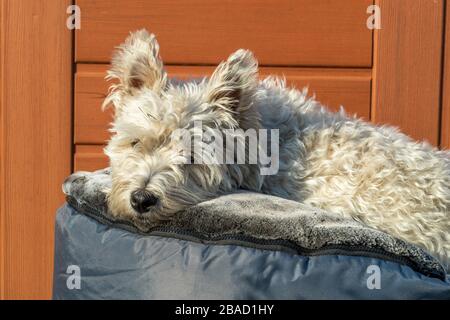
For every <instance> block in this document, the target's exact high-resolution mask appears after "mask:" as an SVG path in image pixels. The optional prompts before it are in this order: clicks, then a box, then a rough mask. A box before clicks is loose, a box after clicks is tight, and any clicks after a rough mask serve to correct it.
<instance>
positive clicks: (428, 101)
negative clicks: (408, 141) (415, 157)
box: [371, 0, 444, 145]
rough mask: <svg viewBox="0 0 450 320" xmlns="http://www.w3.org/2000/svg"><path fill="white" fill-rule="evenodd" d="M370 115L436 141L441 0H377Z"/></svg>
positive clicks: (442, 10) (438, 108) (439, 71)
mask: <svg viewBox="0 0 450 320" xmlns="http://www.w3.org/2000/svg"><path fill="white" fill-rule="evenodd" d="M377 4H378V5H379V6H380V8H381V20H382V21H381V27H382V29H381V30H377V32H376V33H375V42H374V43H375V46H374V73H373V77H374V81H373V88H372V94H373V100H372V102H373V104H372V114H371V119H372V120H373V121H374V122H376V123H388V124H391V125H395V126H398V127H400V129H401V130H402V131H403V132H405V133H407V134H409V135H410V136H412V137H413V138H415V139H419V140H427V141H428V142H430V143H432V144H434V145H438V143H439V117H440V86H441V62H442V45H443V17H444V2H443V0H432V1H430V0H414V1H404V0H377Z"/></svg>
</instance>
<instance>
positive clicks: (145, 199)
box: [130, 189, 158, 213]
mask: <svg viewBox="0 0 450 320" xmlns="http://www.w3.org/2000/svg"><path fill="white" fill-rule="evenodd" d="M157 202H158V198H157V197H155V195H153V194H152V193H150V192H149V191H147V190H145V189H139V190H136V191H133V192H132V193H131V198H130V203H131V206H132V207H133V209H134V210H136V211H137V212H138V213H145V212H147V211H148V210H150V208H151V207H153V206H154V205H155V204H156V203H157Z"/></svg>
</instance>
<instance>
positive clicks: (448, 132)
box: [441, 2, 450, 150]
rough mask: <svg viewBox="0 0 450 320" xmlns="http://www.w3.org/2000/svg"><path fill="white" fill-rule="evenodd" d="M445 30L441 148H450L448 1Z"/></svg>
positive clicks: (449, 27)
mask: <svg viewBox="0 0 450 320" xmlns="http://www.w3.org/2000/svg"><path fill="white" fill-rule="evenodd" d="M446 10H447V13H446V16H447V21H446V30H445V51H444V83H443V92H442V93H443V95H442V98H443V100H442V113H441V117H442V118H441V148H443V149H447V150H450V20H449V19H450V3H448V2H447V9H446Z"/></svg>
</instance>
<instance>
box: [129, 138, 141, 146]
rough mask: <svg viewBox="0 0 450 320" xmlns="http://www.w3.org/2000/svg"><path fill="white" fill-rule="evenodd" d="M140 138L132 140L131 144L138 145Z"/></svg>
mask: <svg viewBox="0 0 450 320" xmlns="http://www.w3.org/2000/svg"><path fill="white" fill-rule="evenodd" d="M139 142H140V141H139V139H135V140H133V141H131V146H132V147H134V146H135V145H137V144H138V143H139Z"/></svg>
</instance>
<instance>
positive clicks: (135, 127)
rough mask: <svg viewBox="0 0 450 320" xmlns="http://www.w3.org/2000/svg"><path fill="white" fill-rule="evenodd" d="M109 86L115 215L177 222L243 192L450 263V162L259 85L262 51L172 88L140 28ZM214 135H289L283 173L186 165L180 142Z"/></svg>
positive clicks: (151, 40)
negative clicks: (135, 199) (176, 134)
mask: <svg viewBox="0 0 450 320" xmlns="http://www.w3.org/2000/svg"><path fill="white" fill-rule="evenodd" d="M109 77H110V78H113V79H117V80H118V84H117V85H115V86H113V88H112V91H111V93H110V95H109V96H108V98H107V99H106V101H105V105H108V104H110V103H111V104H113V105H114V107H115V119H114V122H113V124H112V129H111V130H112V132H113V136H112V138H111V140H110V142H109V144H108V146H107V148H106V149H105V152H106V154H107V155H108V156H109V157H110V164H111V169H112V179H113V183H112V189H111V190H110V193H109V207H110V210H111V211H112V213H113V214H115V215H117V216H122V217H124V218H128V219H131V220H133V219H144V220H145V219H168V218H170V217H171V216H172V215H173V214H174V213H176V212H178V211H180V210H182V209H184V208H186V207H188V206H191V205H193V204H196V203H199V202H201V201H204V200H206V199H210V198H212V197H217V196H218V195H220V194H222V193H226V192H232V191H233V190H236V189H238V188H244V189H249V190H253V191H258V192H262V193H267V194H272V195H277V196H280V197H284V198H288V199H293V200H296V201H299V202H303V203H306V204H309V205H312V206H315V207H319V208H322V209H325V210H327V211H330V212H335V213H336V214H341V215H345V216H351V217H352V218H354V219H356V220H358V221H361V222H363V223H365V224H367V225H369V226H371V227H374V228H377V229H380V230H383V231H385V232H388V233H390V234H392V235H394V236H397V237H398V238H401V239H404V240H407V241H410V242H412V243H415V244H417V245H419V246H421V247H423V248H425V249H427V250H428V251H429V252H431V253H432V254H434V255H435V256H437V257H438V258H440V259H441V260H442V261H443V262H444V263H448V261H449V257H450V154H449V153H448V152H446V151H439V150H437V149H435V148H433V147H431V146H430V145H428V144H427V143H418V142H415V141H413V140H412V139H410V138H409V137H408V136H406V135H404V134H402V133H400V132H398V131H397V130H396V129H394V128H391V127H377V126H374V125H372V124H370V123H366V122H363V121H361V120H358V119H356V118H352V117H348V116H347V115H345V113H344V112H340V113H332V112H330V111H328V110H327V109H326V108H324V107H323V106H321V105H320V104H319V103H318V102H316V101H314V100H313V99H312V98H308V97H307V95H306V91H303V92H302V91H298V90H296V89H291V88H286V86H285V83H284V81H283V80H280V79H278V78H273V77H270V78H267V79H265V80H262V81H259V80H258V68H257V61H256V60H255V58H254V57H253V55H252V53H251V52H249V51H245V50H238V51H237V52H235V53H234V54H232V55H231V56H230V57H229V58H228V60H227V61H225V62H222V63H221V64H220V65H219V66H218V67H217V69H216V71H215V72H214V74H213V75H212V76H211V77H210V78H209V79H204V80H202V81H199V82H189V83H186V84H184V85H175V84H173V83H171V82H169V81H167V76H166V73H165V72H164V70H163V63H162V61H161V58H160V57H159V46H158V44H157V42H156V39H155V37H154V35H150V34H148V33H147V32H146V31H144V30H142V31H138V32H136V33H133V34H131V35H130V37H129V38H128V39H127V40H126V42H125V43H124V44H123V45H121V46H120V47H119V50H118V51H117V52H116V54H115V56H114V58H113V61H112V69H111V70H110V72H109ZM197 120H201V121H202V123H203V125H204V126H205V125H206V126H207V127H210V128H214V129H220V130H224V129H229V128H242V129H244V130H245V129H249V128H254V129H259V128H266V129H272V128H277V129H279V130H280V160H279V161H280V164H279V166H280V169H279V172H278V174H277V175H273V176H261V175H260V171H259V167H258V165H248V164H247V165H237V164H230V165H225V164H224V165H201V164H180V157H183V155H182V154H181V153H180V152H179V148H178V147H177V145H176V141H172V139H170V135H171V133H172V132H173V131H174V130H176V129H179V128H183V129H186V130H190V131H191V133H192V135H196V134H200V133H199V132H195V128H194V125H193V124H194V121H197ZM138 188H145V189H146V190H148V191H150V192H152V193H153V194H156V195H157V196H158V198H159V202H158V204H157V205H156V206H154V207H153V208H152V209H151V210H149V211H148V212H147V213H145V214H137V213H136V212H135V211H134V210H133V208H132V207H131V205H130V194H131V192H133V191H134V190H136V189H138Z"/></svg>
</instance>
